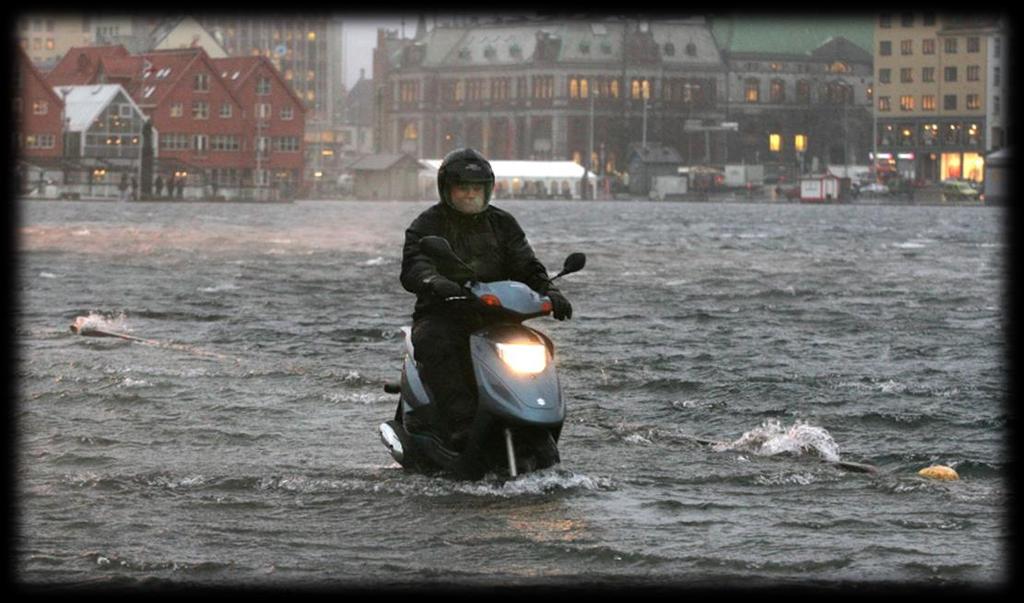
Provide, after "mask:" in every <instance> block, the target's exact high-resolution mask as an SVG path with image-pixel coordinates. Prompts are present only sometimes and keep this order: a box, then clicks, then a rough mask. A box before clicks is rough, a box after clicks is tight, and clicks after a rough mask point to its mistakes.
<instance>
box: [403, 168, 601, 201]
mask: <svg viewBox="0 0 1024 603" xmlns="http://www.w3.org/2000/svg"><path fill="white" fill-rule="evenodd" d="M441 161H442V160H441V159H422V160H420V164H421V165H423V166H424V167H423V169H422V170H421V171H420V190H422V191H423V194H424V195H425V196H426V198H428V199H437V170H438V168H439V167H441ZM491 169H492V170H494V189H495V192H494V198H495V199H503V198H504V199H508V198H513V197H521V198H538V197H539V198H548V197H563V198H565V197H571V198H573V199H579V198H580V197H581V195H580V181H581V180H582V179H583V174H584V173H586V175H587V179H588V180H589V181H590V185H591V187H595V186H596V185H597V176H596V175H595V174H594V173H593V172H589V171H587V170H586V169H585V168H584V167H583V166H581V165H580V164H578V163H576V162H574V161H504V160H495V161H491ZM592 190H593V189H592Z"/></svg>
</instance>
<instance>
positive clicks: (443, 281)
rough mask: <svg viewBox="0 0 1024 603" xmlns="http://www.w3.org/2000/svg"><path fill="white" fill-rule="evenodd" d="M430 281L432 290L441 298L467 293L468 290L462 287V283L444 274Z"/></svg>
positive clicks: (460, 295)
mask: <svg viewBox="0 0 1024 603" xmlns="http://www.w3.org/2000/svg"><path fill="white" fill-rule="evenodd" d="M428 283H429V285H430V291H431V292H432V293H433V294H434V295H436V296H438V297H440V298H441V299H446V298H449V297H462V296H464V295H466V290H465V289H463V288H462V285H460V284H458V283H456V282H455V281H453V280H451V279H448V278H445V277H443V276H435V277H434V278H432V279H430V281H428Z"/></svg>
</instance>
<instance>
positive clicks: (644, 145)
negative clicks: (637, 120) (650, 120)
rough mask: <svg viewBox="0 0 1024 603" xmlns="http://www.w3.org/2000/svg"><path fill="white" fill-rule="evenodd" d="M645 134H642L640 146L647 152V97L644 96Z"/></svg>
mask: <svg viewBox="0 0 1024 603" xmlns="http://www.w3.org/2000/svg"><path fill="white" fill-rule="evenodd" d="M643 100H644V104H643V124H644V125H643V133H642V134H641V138H640V144H641V147H642V148H643V150H644V151H646V150H647V95H646V94H644V95H643Z"/></svg>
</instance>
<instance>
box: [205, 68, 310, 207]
mask: <svg viewBox="0 0 1024 603" xmlns="http://www.w3.org/2000/svg"><path fill="white" fill-rule="evenodd" d="M211 61H212V63H213V65H214V66H215V67H216V68H217V69H218V70H219V71H220V76H221V79H222V80H223V81H224V82H225V83H226V84H227V85H228V86H229V87H230V88H231V89H232V90H233V91H234V93H235V96H236V97H237V98H238V99H239V101H240V102H241V103H242V106H243V107H244V108H245V114H246V116H247V117H248V120H247V122H248V125H247V128H248V132H249V135H248V137H247V138H246V141H245V142H246V144H247V145H248V148H250V149H253V150H255V152H254V153H249V154H247V157H248V159H249V161H250V164H249V165H247V168H248V169H251V170H254V171H253V173H254V174H257V177H258V178H262V179H263V181H264V182H265V183H268V184H270V185H271V186H274V187H275V188H280V187H283V188H285V189H289V190H295V189H297V188H298V187H299V186H300V185H301V183H302V173H303V164H304V161H303V157H305V144H306V143H305V138H304V133H305V127H306V119H305V116H306V106H305V104H304V103H303V102H302V100H301V99H300V98H299V97H298V95H297V94H296V93H295V91H294V90H293V89H292V87H291V86H290V85H289V84H288V83H287V82H286V81H285V80H284V78H282V77H281V73H280V72H279V71H278V70H277V69H275V68H274V65H273V64H272V63H271V62H270V60H269V59H268V58H266V57H265V56H249V57H229V58H221V59H212V60H211Z"/></svg>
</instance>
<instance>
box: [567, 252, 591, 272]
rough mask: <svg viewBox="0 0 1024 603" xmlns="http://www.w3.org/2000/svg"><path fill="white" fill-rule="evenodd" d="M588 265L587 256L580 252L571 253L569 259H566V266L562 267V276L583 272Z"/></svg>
mask: <svg viewBox="0 0 1024 603" xmlns="http://www.w3.org/2000/svg"><path fill="white" fill-rule="evenodd" d="M586 265H587V256H586V255H585V254H582V253H579V252H576V253H570V254H569V257H567V258H565V264H563V265H562V274H569V273H570V272H579V271H580V270H583V267H584V266H586Z"/></svg>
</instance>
